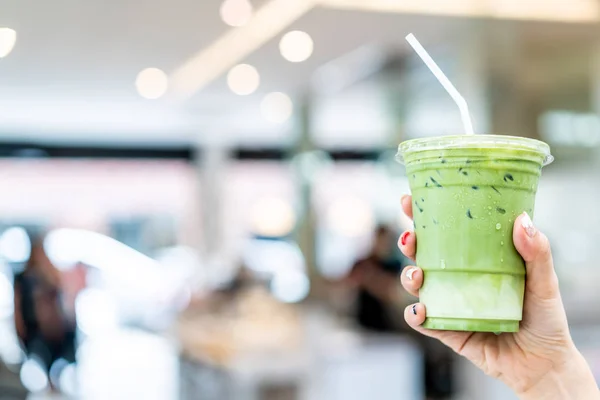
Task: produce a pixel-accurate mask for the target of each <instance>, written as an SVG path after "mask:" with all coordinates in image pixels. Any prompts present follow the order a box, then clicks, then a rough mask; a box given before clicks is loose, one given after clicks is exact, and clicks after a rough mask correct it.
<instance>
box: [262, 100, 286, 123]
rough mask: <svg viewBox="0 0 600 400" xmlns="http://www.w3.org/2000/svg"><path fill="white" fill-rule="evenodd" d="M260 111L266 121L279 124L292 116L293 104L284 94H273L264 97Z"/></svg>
mask: <svg viewBox="0 0 600 400" xmlns="http://www.w3.org/2000/svg"><path fill="white" fill-rule="evenodd" d="M260 110H261V112H262V115H263V117H264V118H265V119H266V120H267V121H269V122H271V123H274V124H281V123H283V122H285V121H287V120H288V119H289V118H290V117H291V116H292V113H293V111H294V103H292V100H291V99H290V97H289V96H288V95H286V94H285V93H281V92H273V93H269V94H267V95H266V96H265V97H264V99H263V101H262V102H261V103H260Z"/></svg>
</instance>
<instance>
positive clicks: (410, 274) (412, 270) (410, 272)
mask: <svg viewBox="0 0 600 400" xmlns="http://www.w3.org/2000/svg"><path fill="white" fill-rule="evenodd" d="M415 272H417V269H416V268H415V267H411V268H409V269H407V270H406V278H407V279H408V280H409V281H412V280H413V275H414V274H415Z"/></svg>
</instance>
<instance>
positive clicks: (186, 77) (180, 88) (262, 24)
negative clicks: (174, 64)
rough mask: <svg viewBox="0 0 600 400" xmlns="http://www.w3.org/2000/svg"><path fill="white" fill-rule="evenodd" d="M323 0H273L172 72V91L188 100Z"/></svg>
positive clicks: (182, 98)
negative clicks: (240, 25)
mask: <svg viewBox="0 0 600 400" xmlns="http://www.w3.org/2000/svg"><path fill="white" fill-rule="evenodd" d="M318 1H321V0H269V1H267V2H265V4H264V5H263V6H261V7H260V9H257V10H256V12H255V13H254V16H253V17H252V19H251V20H250V22H248V23H247V24H246V25H245V26H242V27H240V28H237V29H229V30H228V31H227V32H226V33H225V34H223V35H222V36H221V37H220V38H219V39H217V40H216V41H215V42H214V43H212V44H211V45H209V46H208V47H205V48H204V49H203V50H201V51H199V52H198V53H197V54H195V55H194V56H193V57H191V58H190V59H189V60H188V61H186V62H185V63H184V64H183V65H181V66H180V67H179V68H177V69H176V70H175V72H174V73H173V74H172V75H171V82H172V87H173V90H172V93H173V94H174V95H175V96H176V98H177V99H179V100H186V99H189V98H190V97H192V95H193V94H194V93H196V92H197V91H199V90H201V89H202V88H204V87H205V86H206V85H208V84H209V83H210V82H212V81H214V80H215V79H217V78H218V77H219V76H221V75H222V74H223V73H224V72H225V71H227V70H228V69H229V68H231V67H232V66H234V65H235V64H236V63H239V62H240V61H241V60H243V59H244V58H245V57H247V56H248V55H250V54H251V53H253V52H254V51H255V50H257V49H259V48H260V47H262V46H263V45H265V44H266V43H267V42H268V41H270V40H271V39H273V38H274V37H275V36H277V35H278V34H279V33H280V32H281V31H282V30H284V29H285V28H287V27H288V26H289V25H290V24H292V23H293V22H294V21H296V20H297V19H298V18H300V17H301V16H303V15H304V14H306V13H307V12H308V11H310V10H312V9H313V8H314V6H315V3H317V2H318Z"/></svg>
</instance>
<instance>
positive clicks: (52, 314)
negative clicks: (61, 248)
mask: <svg viewBox="0 0 600 400" xmlns="http://www.w3.org/2000/svg"><path fill="white" fill-rule="evenodd" d="M31 242H32V245H31V254H30V257H29V260H28V261H27V263H26V265H25V269H24V271H23V272H21V273H20V274H18V275H16V276H15V285H14V296H15V298H14V305H15V313H14V316H15V326H16V329H17V335H18V337H19V339H20V340H21V342H22V344H23V346H24V347H25V351H26V353H27V356H28V357H29V358H35V359H36V360H37V361H39V362H41V363H42V364H43V366H44V367H45V368H46V371H47V372H48V374H49V372H50V368H51V367H52V364H54V362H56V361H57V360H59V359H61V358H62V359H64V360H66V361H67V362H69V363H73V362H75V325H74V322H72V320H71V322H70V321H69V318H67V316H66V315H65V312H64V309H63V307H62V303H61V295H62V290H61V274H60V271H58V270H57V269H56V268H55V267H54V265H52V262H51V261H50V259H49V258H48V256H47V254H46V252H45V251H44V245H43V244H44V240H43V237H37V238H33V239H32V241H31Z"/></svg>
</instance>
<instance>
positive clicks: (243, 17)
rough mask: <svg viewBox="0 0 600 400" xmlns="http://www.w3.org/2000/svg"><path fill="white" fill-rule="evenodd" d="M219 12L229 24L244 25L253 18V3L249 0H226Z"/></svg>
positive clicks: (234, 25)
mask: <svg viewBox="0 0 600 400" xmlns="http://www.w3.org/2000/svg"><path fill="white" fill-rule="evenodd" d="M219 13H220V14H221V19H222V20H223V22H225V23H226V24H227V25H229V26H233V27H238V26H244V25H246V24H247V23H248V21H250V18H252V4H251V3H250V2H249V1H248V0H225V1H223V3H222V4H221V9H220V10H219Z"/></svg>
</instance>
